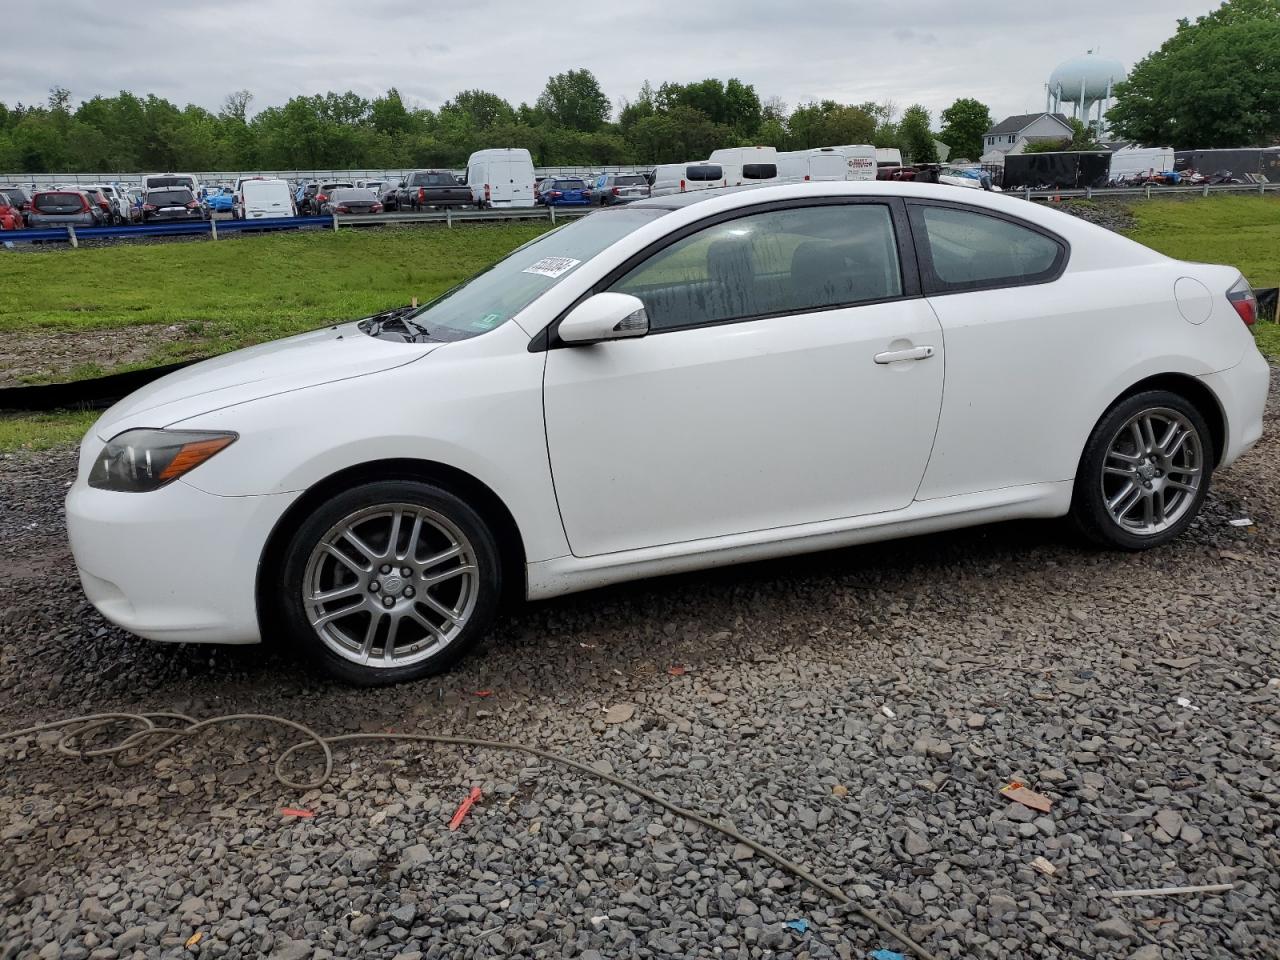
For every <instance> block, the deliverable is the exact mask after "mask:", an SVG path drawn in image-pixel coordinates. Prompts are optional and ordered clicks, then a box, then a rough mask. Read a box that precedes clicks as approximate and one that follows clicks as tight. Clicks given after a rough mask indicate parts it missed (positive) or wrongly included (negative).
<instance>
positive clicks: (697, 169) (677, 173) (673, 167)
mask: <svg viewBox="0 0 1280 960" xmlns="http://www.w3.org/2000/svg"><path fill="white" fill-rule="evenodd" d="M723 186H727V183H726V181H725V170H724V167H723V166H721V165H720V164H718V163H711V162H709V161H708V162H697V161H695V162H693V163H660V164H658V166H657V167H655V168H654V171H653V189H652V190H650V192H649V196H651V197H665V196H669V195H670V194H673V193H688V192H690V191H692V190H710V189H712V188H713V187H723Z"/></svg>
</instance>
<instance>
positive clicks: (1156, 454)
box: [1071, 390, 1213, 550]
mask: <svg viewBox="0 0 1280 960" xmlns="http://www.w3.org/2000/svg"><path fill="white" fill-rule="evenodd" d="M1212 474H1213V441H1212V436H1211V435H1210V432H1209V427H1208V424H1206V423H1205V419H1204V417H1203V416H1202V415H1201V413H1200V411H1199V410H1198V409H1196V407H1195V405H1194V404H1192V403H1190V402H1189V401H1188V400H1186V399H1185V398H1184V397H1181V396H1179V395H1178V394H1176V393H1171V392H1170V391H1167V390H1148V391H1146V392H1144V393H1139V394H1135V395H1134V396H1132V397H1128V398H1126V399H1124V400H1122V401H1120V402H1119V403H1117V404H1116V405H1115V406H1114V407H1112V408H1111V409H1110V410H1109V411H1107V413H1106V415H1105V416H1103V418H1102V419H1101V420H1100V421H1099V422H1098V425H1097V426H1096V427H1094V430H1093V434H1092V435H1091V436H1090V437H1089V442H1088V444H1086V446H1085V451H1084V455H1083V456H1082V457H1081V458H1080V468H1079V472H1078V473H1077V475H1076V482H1075V492H1074V495H1073V498H1072V504H1071V516H1072V519H1073V521H1074V522H1075V524H1076V526H1077V527H1078V528H1079V529H1080V531H1081V532H1082V533H1084V535H1085V536H1086V537H1088V538H1089V539H1090V540H1092V541H1094V542H1095V543H1098V544H1101V545H1102V546H1106V547H1115V548H1119V549H1122V550H1146V549H1149V548H1151V547H1155V546H1159V545H1160V544H1162V543H1166V542H1168V541H1169V540H1172V539H1173V538H1174V537H1176V536H1178V535H1179V534H1180V533H1182V532H1183V531H1184V530H1186V529H1187V527H1188V526H1190V525H1191V522H1192V521H1193V520H1194V519H1195V517H1196V514H1198V513H1199V512H1200V507H1201V505H1202V504H1203V503H1204V499H1205V497H1206V496H1207V495H1208V492H1209V480H1210V477H1211V476H1212Z"/></svg>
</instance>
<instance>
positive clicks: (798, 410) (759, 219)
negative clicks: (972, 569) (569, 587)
mask: <svg viewBox="0 0 1280 960" xmlns="http://www.w3.org/2000/svg"><path fill="white" fill-rule="evenodd" d="M905 231H906V228H905V219H904V217H903V214H902V208H901V207H900V206H898V205H897V203H896V201H878V202H862V201H856V202H837V201H835V200H827V201H824V202H823V203H821V204H814V203H813V202H812V201H806V202H805V204H804V205H801V204H792V205H786V204H783V205H778V204H774V205H772V206H771V207H770V208H769V209H767V210H760V209H758V208H757V210H756V211H755V212H752V211H751V210H746V211H734V212H733V213H732V214H731V218H729V219H720V220H719V221H718V222H709V223H708V225H705V226H701V228H700V229H691V230H689V231H686V232H682V233H680V234H676V235H675V236H676V239H674V242H670V243H669V244H668V245H666V246H664V247H662V248H661V249H659V250H657V251H656V252H646V254H645V255H643V256H642V258H641V259H640V260H639V262H638V263H634V264H628V265H626V266H625V267H624V268H623V269H624V271H625V272H623V273H622V275H621V276H618V277H616V279H613V280H612V282H606V284H605V285H607V287H608V289H610V290H614V291H618V292H623V293H631V294H634V295H635V296H638V297H639V298H640V299H641V300H643V301H644V303H645V307H646V312H647V313H648V315H649V322H650V329H651V331H652V332H651V333H650V334H649V335H648V336H647V337H644V338H640V339H635V340H624V341H614V342H610V343H601V344H595V345H591V346H575V347H569V346H565V345H563V344H561V345H558V346H555V345H553V347H552V349H551V350H550V351H549V355H548V359H547V367H546V379H545V387H544V405H545V412H546V426H547V444H548V450H549V452H550V456H551V468H552V473H553V476H554V480H555V487H556V495H557V498H558V500H559V505H560V513H561V516H562V518H563V520H564V526H565V532H566V534H567V535H568V538H569V543H570V546H571V549H572V550H573V553H574V554H575V555H577V556H593V555H597V554H604V553H612V552H616V551H622V550H630V549H635V548H639V547H649V546H657V545H661V544H669V543H679V542H686V541H693V540H700V539H703V538H708V537H721V536H725V535H727V534H735V533H746V532H749V531H757V530H764V529H772V528H779V527H787V526H792V525H795V524H803V523H809V522H812V521H821V520H832V519H839V518H844V517H853V516H858V515H862V514H869V513H877V512H881V511H886V510H895V509H899V508H901V507H905V506H907V505H908V504H909V503H910V502H911V501H912V498H913V497H914V496H915V493H916V489H917V488H918V486H919V484H920V480H921V477H922V476H923V474H924V470H925V466H926V464H927V462H928V459H929V452H930V449H931V447H932V444H933V437H934V432H935V429H936V427H937V422H938V412H939V407H940V404H941V400H942V371H943V356H942V346H943V344H942V337H941V332H940V329H939V326H938V321H937V318H936V317H935V316H934V313H933V311H932V309H931V308H930V307H929V305H928V303H927V302H926V301H925V300H923V299H922V298H921V297H920V296H919V287H918V281H917V279H916V275H915V270H914V261H912V260H910V259H908V260H907V263H906V264H905V266H906V269H905V270H904V263H903V256H902V254H903V253H904V248H903V247H902V245H900V244H899V242H898V235H899V234H900V233H901V234H903V235H905ZM553 343H554V338H553Z"/></svg>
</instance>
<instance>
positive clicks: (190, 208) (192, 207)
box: [187, 200, 200, 210]
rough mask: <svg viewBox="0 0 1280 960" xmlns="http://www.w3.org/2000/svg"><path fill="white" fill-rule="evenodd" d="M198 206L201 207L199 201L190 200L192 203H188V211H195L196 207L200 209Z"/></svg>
mask: <svg viewBox="0 0 1280 960" xmlns="http://www.w3.org/2000/svg"><path fill="white" fill-rule="evenodd" d="M198 206H200V204H199V203H198V202H197V201H195V200H190V201H188V202H187V209H188V210H194V209H195V208H196V207H198Z"/></svg>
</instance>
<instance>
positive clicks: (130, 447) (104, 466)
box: [89, 430, 238, 493]
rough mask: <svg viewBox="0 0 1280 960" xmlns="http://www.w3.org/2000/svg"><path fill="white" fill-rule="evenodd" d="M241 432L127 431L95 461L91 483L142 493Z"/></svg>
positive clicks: (192, 466)
mask: <svg viewBox="0 0 1280 960" xmlns="http://www.w3.org/2000/svg"><path fill="white" fill-rule="evenodd" d="M237 436H238V435H237V434H234V433H213V432H211V431H208V430H126V431H125V432H124V433H122V434H120V435H119V436H116V437H112V438H111V440H109V441H108V442H107V445H106V446H105V447H103V448H102V452H101V453H100V454H98V457H97V459H96V460H94V462H93V469H91V470H90V471H89V486H91V487H97V488H99V489H100V490H122V491H128V492H130V493H143V492H145V491H147V490H156V489H158V488H160V487H163V486H164V485H165V484H166V483H169V482H170V481H173V480H177V479H178V478H179V477H181V476H182V475H183V474H186V473H189V472H190V471H192V470H194V469H195V468H196V467H198V466H200V464H202V463H204V462H205V461H206V460H208V459H209V458H210V457H212V456H213V455H214V454H215V453H217V452H218V451H219V450H222V449H223V448H225V447H227V446H229V445H230V444H231V443H233V442H234V441H235V440H236V437H237Z"/></svg>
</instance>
